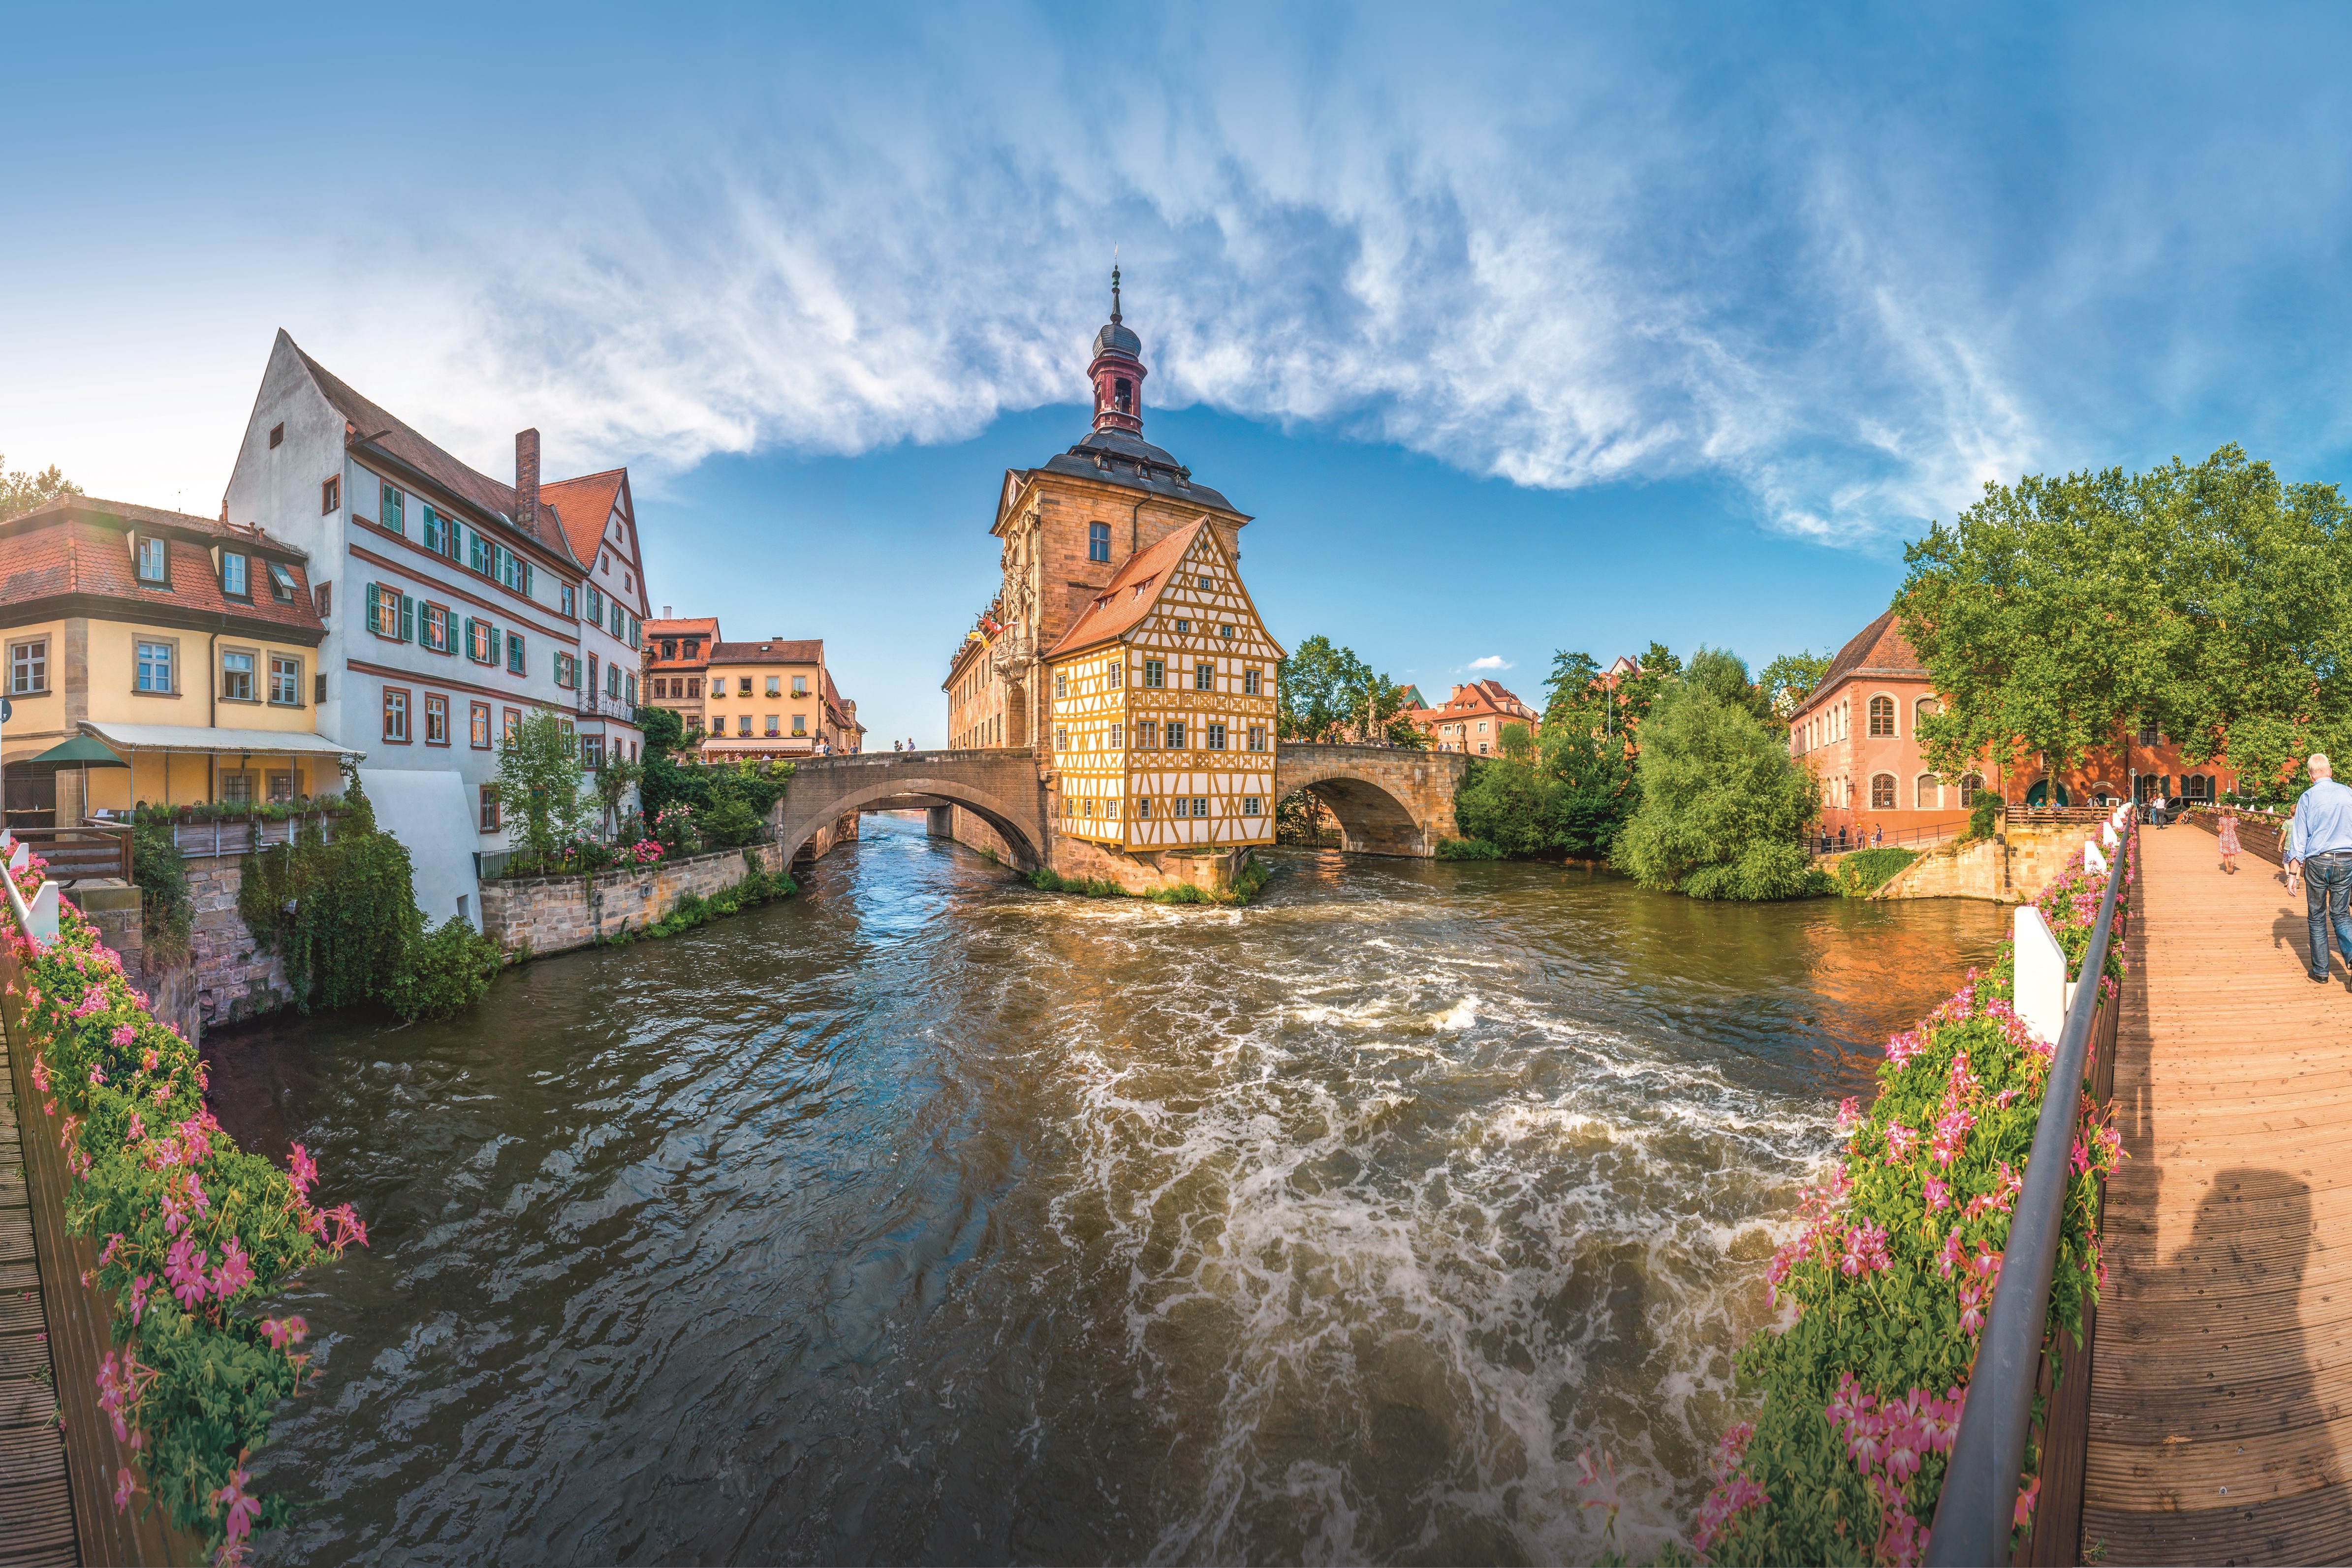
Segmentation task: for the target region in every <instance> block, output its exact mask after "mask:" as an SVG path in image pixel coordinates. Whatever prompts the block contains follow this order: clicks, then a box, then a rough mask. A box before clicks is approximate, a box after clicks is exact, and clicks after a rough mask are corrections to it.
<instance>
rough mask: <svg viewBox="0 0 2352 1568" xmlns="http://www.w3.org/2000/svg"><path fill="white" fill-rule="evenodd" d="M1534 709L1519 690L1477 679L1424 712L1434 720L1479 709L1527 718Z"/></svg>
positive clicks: (1495, 682)
mask: <svg viewBox="0 0 2352 1568" xmlns="http://www.w3.org/2000/svg"><path fill="white" fill-rule="evenodd" d="M1533 712H1534V710H1533V709H1531V708H1529V707H1528V704H1527V703H1525V702H1523V701H1521V700H1519V697H1518V694H1517V693H1516V692H1514V691H1512V690H1510V689H1508V688H1507V687H1505V686H1504V684H1503V683H1502V682H1501V681H1499V680H1474V681H1472V682H1471V683H1470V684H1469V685H1467V686H1465V687H1463V688H1461V689H1458V690H1456V691H1455V692H1454V694H1453V695H1452V696H1450V697H1448V698H1447V699H1446V700H1445V701H1444V705H1442V706H1440V707H1436V708H1424V709H1423V710H1421V713H1422V714H1423V715H1425V716H1426V717H1427V718H1428V720H1429V721H1436V720H1438V719H1440V718H1444V719H1458V718H1461V717H1463V716H1464V715H1465V714H1473V715H1475V714H1479V713H1500V714H1503V715H1504V716H1506V717H1507V718H1512V719H1528V718H1529V717H1530V716H1531V715H1532V714H1533Z"/></svg>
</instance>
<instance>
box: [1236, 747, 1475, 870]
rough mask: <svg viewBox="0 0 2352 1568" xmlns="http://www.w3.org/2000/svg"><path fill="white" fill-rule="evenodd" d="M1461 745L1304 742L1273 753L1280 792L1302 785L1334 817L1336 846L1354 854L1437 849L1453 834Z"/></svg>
mask: <svg viewBox="0 0 2352 1568" xmlns="http://www.w3.org/2000/svg"><path fill="white" fill-rule="evenodd" d="M1469 773H1470V759H1469V758H1468V757H1466V756H1465V755H1463V754H1462V753H1461V752H1416V751H1413V750H1412V749H1411V748H1409V747H1404V746H1302V745H1293V744H1291V743H1289V742H1284V743H1283V745H1282V746H1281V748H1280V749H1279V750H1278V751H1277V752H1276V755H1275V763H1274V793H1275V795H1276V797H1277V798H1281V797H1287V796H1288V795H1291V794H1293V793H1294V792H1296V791H1298V790H1302V789H1303V790H1305V791H1307V793H1308V794H1310V795H1314V796H1315V798H1316V799H1318V800H1319V801H1321V802H1322V803H1323V804H1324V805H1327V806H1329V807H1330V808H1331V815H1332V816H1336V817H1338V818H1339V836H1340V837H1339V842H1340V847H1341V848H1343V849H1348V850H1350V851H1353V852H1354V853H1356V854H1359V855H1412V856H1420V857H1423V858H1426V857H1429V856H1432V855H1434V854H1436V853H1437V841H1438V840H1439V839H1441V838H1452V837H1455V835H1456V833H1457V832H1458V829H1456V828H1455V826H1454V796H1455V795H1458V794H1459V793H1461V789H1462V781H1463V780H1464V779H1465V778H1466V777H1468V776H1469Z"/></svg>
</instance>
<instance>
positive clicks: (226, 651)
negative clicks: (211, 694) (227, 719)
mask: <svg viewBox="0 0 2352 1568" xmlns="http://www.w3.org/2000/svg"><path fill="white" fill-rule="evenodd" d="M220 660H221V686H220V694H221V700H222V701H224V702H250V701H252V700H253V673H254V672H253V665H254V656H253V654H252V653H251V652H250V651H248V650H247V649H243V648H223V649H222V650H221V656H220Z"/></svg>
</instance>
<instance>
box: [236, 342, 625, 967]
mask: <svg viewBox="0 0 2352 1568" xmlns="http://www.w3.org/2000/svg"><path fill="white" fill-rule="evenodd" d="M614 473H617V474H619V475H620V480H621V482H620V484H619V485H618V486H617V488H616V493H617V494H618V495H619V497H620V498H621V502H622V506H623V508H624V509H625V500H626V493H627V488H626V475H625V472H622V471H621V470H614ZM609 477H610V476H597V479H600V480H601V479H609ZM582 484H583V481H579V480H573V481H567V482H566V484H565V485H563V486H556V487H551V488H552V489H555V490H557V492H558V493H559V494H562V493H565V491H566V490H567V489H569V488H571V487H578V486H580V485H582ZM592 488H594V487H592ZM604 489H615V487H613V486H610V485H606V486H604V487H602V489H597V494H598V496H599V497H600V498H601V497H602V496H603V492H604ZM581 494H582V495H583V496H585V495H587V494H588V492H587V491H586V490H583V491H582V492H581ZM572 504H575V505H578V504H582V503H580V502H576V501H575V502H572ZM611 510H612V509H611V508H609V507H608V508H607V511H608V512H609V511H611ZM226 515H227V516H229V517H231V518H234V519H236V520H237V521H244V522H257V523H259V524H261V525H262V526H263V527H264V528H266V529H268V531H270V532H271V533H272V534H273V535H275V536H277V537H278V538H279V539H283V540H286V541H288V542H289V543H293V544H296V545H298V546H299V547H300V548H301V549H304V550H306V551H308V552H310V562H311V572H310V583H311V592H312V595H313V598H314V600H315V601H316V603H317V605H318V609H319V614H320V620H321V621H322V622H323V623H324V625H325V626H326V628H327V636H326V641H325V642H324V643H323V644H322V645H321V646H320V649H319V662H318V671H319V674H318V677H317V683H318V688H319V689H317V690H316V692H315V693H314V696H315V698H316V701H317V710H318V730H319V732H320V734H321V735H324V736H327V737H329V738H331V739H332V740H336V741H339V742H343V743H344V744H345V745H347V746H350V747H352V749H354V750H357V751H361V752H365V754H366V760H365V761H364V763H362V776H363V779H364V780H365V782H366V784H367V785H368V788H369V791H370V793H371V795H374V796H376V797H377V800H378V806H379V816H383V819H384V820H385V822H386V824H387V826H392V827H393V829H394V831H395V832H396V833H398V834H399V835H400V837H401V838H402V839H403V841H404V842H405V843H407V844H408V847H409V849H410V851H411V854H412V856H413V857H414V858H416V859H417V861H418V885H419V892H418V901H419V903H420V904H421V905H423V906H424V908H425V914H426V916H427V917H428V918H429V919H433V920H436V921H437V920H441V919H446V917H447V916H448V915H449V914H451V913H453V912H458V910H460V909H462V910H464V911H465V912H467V914H468V916H469V918H472V919H474V920H475V921H477V922H478V921H479V911H478V900H476V899H475V898H474V897H472V896H471V895H472V894H473V892H474V886H473V873H472V867H473V854H474V852H475V851H476V850H489V849H503V848H505V847H507V843H508V841H507V835H506V831H505V826H504V824H503V822H502V820H501V817H500V814H499V808H498V806H497V805H496V803H495V802H493V801H491V800H490V799H489V798H488V787H487V786H488V785H489V784H492V783H493V782H494V781H495V779H496V777H497V773H498V763H497V749H496V748H497V743H498V740H499V736H500V735H502V734H503V733H505V731H507V729H508V728H509V726H511V725H513V724H517V723H520V721H521V720H522V718H523V716H524V715H525V714H527V713H530V712H532V711H534V710H550V711H553V712H555V713H558V714H560V715H562V718H563V721H565V722H566V723H567V724H570V725H572V726H573V727H574V728H575V730H579V729H581V728H583V725H584V726H585V727H586V728H589V729H593V731H594V732H595V744H594V745H593V747H588V748H584V749H585V750H586V751H587V752H589V756H588V758H587V759H586V764H593V763H595V762H601V761H602V760H603V759H604V758H605V757H607V756H614V755H623V756H628V757H631V758H634V757H635V755H636V754H637V751H638V745H639V741H640V738H639V736H638V733H637V731H636V729H635V723H634V713H633V710H632V711H629V712H616V711H615V710H618V709H619V708H620V706H621V705H620V703H619V702H617V701H615V702H614V703H611V704H606V703H604V702H603V701H601V700H600V698H601V695H602V693H601V688H602V686H603V685H604V682H605V679H606V678H605V676H604V670H605V669H606V668H608V667H609V666H610V664H611V663H612V661H613V655H614V651H615V648H616V647H621V648H625V647H626V646H627V639H629V638H631V637H634V636H635V633H636V628H637V626H638V625H639V623H640V622H641V620H642V617H643V615H644V600H645V585H644V578H643V568H642V565H641V563H640V562H639V559H638V556H637V552H636V541H635V520H634V517H633V515H629V514H627V513H626V511H625V510H622V511H621V513H620V514H619V515H617V516H614V515H603V514H600V515H598V516H597V517H595V518H594V519H593V520H589V521H583V522H582V524H581V525H580V528H573V527H571V526H570V524H571V522H572V520H570V519H566V518H564V517H562V515H561V513H560V512H559V510H558V507H557V505H556V504H555V503H554V502H553V501H551V500H543V499H542V497H541V487H540V478H539V432H538V431H536V430H525V431H523V432H521V433H520V435H518V436H517V437H515V480H514V482H513V483H511V484H509V483H505V482H503V481H500V480H498V479H491V478H489V477H488V475H486V474H483V473H481V472H479V471H478V470H477V469H475V468H470V467H468V466H467V465H466V464H464V463H462V462H460V461H458V460H457V458H454V457H452V456H450V455H449V454H448V453H447V452H446V451H444V450H443V449H442V448H441V447H438V446H436V445H435V444H434V443H433V442H431V441H429V440H427V439H426V438H425V437H423V436H421V435H419V434H418V433H417V432H416V431H415V430H414V429H412V428H411V427H410V426H407V425H406V424H404V423H403V422H402V421H401V420H399V419H397V418H395V417H394V416H392V415H391V414H389V413H386V412H385V411H384V410H383V408H382V407H380V406H378V405H376V404H374V403H373V402H371V401H369V400H368V399H367V398H365V397H362V396H361V395H360V394H359V393H357V392H356V391H354V390H353V389H352V387H351V386H350V385H349V384H346V383H344V382H343V381H342V380H341V379H340V378H338V377H337V376H335V375H334V374H331V373H330V372H329V371H328V370H326V369H325V367H323V366H321V365H320V363H318V362H317V361H315V360H313V359H311V358H310V356H309V355H308V354H306V353H303V352H302V351H301V350H300V349H299V347H297V346H296V344H295V342H294V340H293V339H292V338H290V337H289V336H288V335H287V334H286V333H285V332H283V331H280V332H279V333H278V339H277V342H275V343H274V344H273V345H272V346H271V349H270V354H269V363H268V368H267V369H266V370H265V371H264V372H263V374H262V380H261V391H260V395H258V396H257V398H256V399H255V402H254V408H253V416H252V418H251V419H250V420H249V421H248V423H247V426H246V432H245V439H244V444H243V446H242V447H240V449H239V450H238V453H237V459H236V469H235V472H234V473H233V474H232V475H231V477H230V479H229V487H228V493H227V497H226ZM616 524H617V525H618V526H617V531H615V532H614V533H613V535H612V538H613V545H614V547H613V548H612V549H610V550H608V551H607V552H606V564H608V565H609V564H611V562H612V560H613V559H614V558H616V557H622V556H625V560H626V566H625V571H626V574H627V580H628V583H629V585H630V591H629V593H628V597H627V604H626V607H625V609H624V610H622V612H621V617H620V621H619V626H620V634H619V637H617V638H616V637H614V635H613V634H612V632H611V631H610V625H611V622H610V620H609V614H610V611H609V610H608V606H611V605H614V604H615V603H616V595H615V594H614V586H615V584H614V583H601V582H600V585H599V586H598V587H597V590H596V598H597V601H598V605H597V608H598V624H597V626H595V627H594V628H593V629H592V628H590V627H588V626H585V625H583V620H584V617H585V615H586V613H587V611H586V603H585V601H586V599H587V596H588V590H589V585H590V572H591V564H592V563H583V561H582V560H581V558H580V557H579V556H578V555H577V554H575V552H574V550H573V546H572V540H571V539H570V538H569V537H567V534H570V533H576V532H579V531H581V530H582V529H584V530H585V531H586V533H587V535H588V536H590V537H598V536H600V532H601V531H607V530H613V529H614V528H615V525H616ZM600 548H601V546H600ZM592 641H593V644H594V645H595V646H594V648H593V654H594V657H595V658H596V663H597V668H598V686H599V688H600V690H599V691H597V692H591V691H590V690H589V689H588V674H587V665H588V658H589V657H590V655H591V652H592V650H591V648H590V647H587V646H586V644H588V643H589V642H592ZM635 674H636V665H635V659H634V658H630V660H629V668H628V669H627V671H626V679H625V682H624V683H623V690H624V693H625V694H630V693H628V687H629V686H630V685H633V684H634V681H635ZM630 695H633V694H630ZM586 764H584V765H586ZM380 779H381V780H382V783H381V784H379V780H380ZM588 783H589V778H588V775H587V774H586V773H583V787H585V786H586V785H587V784H588ZM390 797H397V800H398V803H399V804H398V805H395V806H394V807H393V808H392V809H390V810H387V809H385V807H386V804H387V799H388V798H390ZM428 858H430V859H431V860H432V861H433V862H434V866H433V868H432V869H431V871H430V874H429V875H428V868H427V866H426V864H425V862H426V860H427V859H428ZM445 861H446V862H447V864H446V865H445V864H443V862H445ZM461 866H462V871H463V874H462V875H460V874H459V871H460V868H461ZM428 883H429V884H430V886H431V887H432V888H433V889H436V891H435V892H434V894H433V895H432V900H433V901H428V895H427V892H426V888H427V885H428Z"/></svg>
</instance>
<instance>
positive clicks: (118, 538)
mask: <svg viewBox="0 0 2352 1568" xmlns="http://www.w3.org/2000/svg"><path fill="white" fill-rule="evenodd" d="M72 500H74V502H76V503H78V504H76V505H74V506H71V507H58V506H55V505H51V506H47V507H42V508H40V509H39V510H37V511H34V512H27V513H26V514H25V515H24V516H23V517H19V518H16V519H15V520H14V521H11V522H10V523H9V524H8V525H7V526H6V527H5V529H0V616H8V617H10V618H12V619H18V620H21V619H22V618H24V612H26V611H28V610H32V609H35V608H36V607H37V605H39V604H40V603H41V602H42V601H48V600H56V599H61V598H67V597H76V596H79V597H85V598H92V599H98V600H101V601H110V602H112V603H113V604H119V605H121V608H122V611H123V613H124V615H125V616H126V618H132V617H136V616H140V615H141V614H142V613H144V614H146V615H148V616H188V615H205V616H230V617H231V618H233V619H236V620H240V621H246V622H249V623H256V624H258V625H263V626H277V627H284V628H287V629H289V630H291V631H297V632H301V633H306V634H309V635H308V636H306V637H303V638H302V640H303V641H306V642H316V641H317V640H318V638H319V637H323V636H324V635H325V628H324V627H323V626H320V621H319V615H318V611H317V609H316V608H315V607H314V606H313V605H312V604H311V602H310V574H309V572H308V571H307V570H306V568H305V567H304V565H303V556H302V552H299V551H298V550H289V549H287V548H286V547H284V546H282V545H278V543H277V542H275V541H269V542H266V544H265V543H263V542H257V540H256V539H255V538H254V536H253V534H252V533H251V532H248V531H244V530H239V529H236V528H231V527H227V526H226V525H224V524H221V523H218V522H215V521H212V520H211V519H208V518H200V517H190V516H188V515H187V514H186V513H184V512H164V511H159V510H156V509H154V508H152V507H138V508H129V507H123V506H121V505H120V504H118V503H116V502H112V501H86V500H83V498H81V497H79V496H77V497H74V498H72ZM125 511H137V512H141V513H143V514H145V515H144V516H143V517H142V518H140V519H136V520H125V521H146V522H148V523H149V524H150V529H149V531H151V532H153V533H155V534H157V535H158V536H159V537H161V538H163V540H164V541H165V542H166V545H167V547H168V556H167V560H168V566H167V568H166V569H167V570H168V572H169V573H170V576H171V580H170V583H169V584H167V585H163V586H154V585H142V584H141V583H140V582H139V579H138V577H137V575H136V574H135V572H134V571H133V568H132V563H131V548H130V545H129V543H128V542H126V540H125V539H124V530H123V528H122V527H121V524H120V522H118V521H116V520H117V519H118V518H120V517H121V514H122V513H123V512H125ZM164 519H168V520H170V521H169V530H170V531H165V529H164V528H162V527H157V526H155V524H156V523H157V522H158V521H160V520H164ZM183 530H185V531H199V530H201V531H204V532H205V533H206V534H208V535H209V536H211V537H215V538H218V539H219V540H220V541H221V542H222V543H223V544H225V545H226V544H238V545H242V546H244V547H245V548H246V549H247V550H248V551H250V552H253V553H254V555H255V559H254V561H253V562H252V564H251V566H250V568H249V576H248V582H249V583H250V585H251V587H252V589H253V598H252V601H251V602H250V603H247V601H245V600H243V599H232V598H230V597H229V596H228V595H226V594H224V593H222V592H221V584H220V578H219V577H218V576H217V575H216V574H215V572H214V570H213V562H212V555H211V552H210V549H209V547H208V546H207V545H205V544H204V543H200V542H197V541H196V540H194V539H190V538H187V537H186V536H185V532H184V531H183ZM257 545H258V546H259V548H257ZM273 561H275V562H276V563H278V565H280V566H282V567H283V568H284V569H285V570H286V571H287V573H288V574H289V575H291V576H292V578H293V579H294V597H293V600H292V602H290V603H280V602H279V601H278V597H277V595H275V594H274V593H273V592H272V591H271V586H270V581H269V565H270V563H272V562H273Z"/></svg>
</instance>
